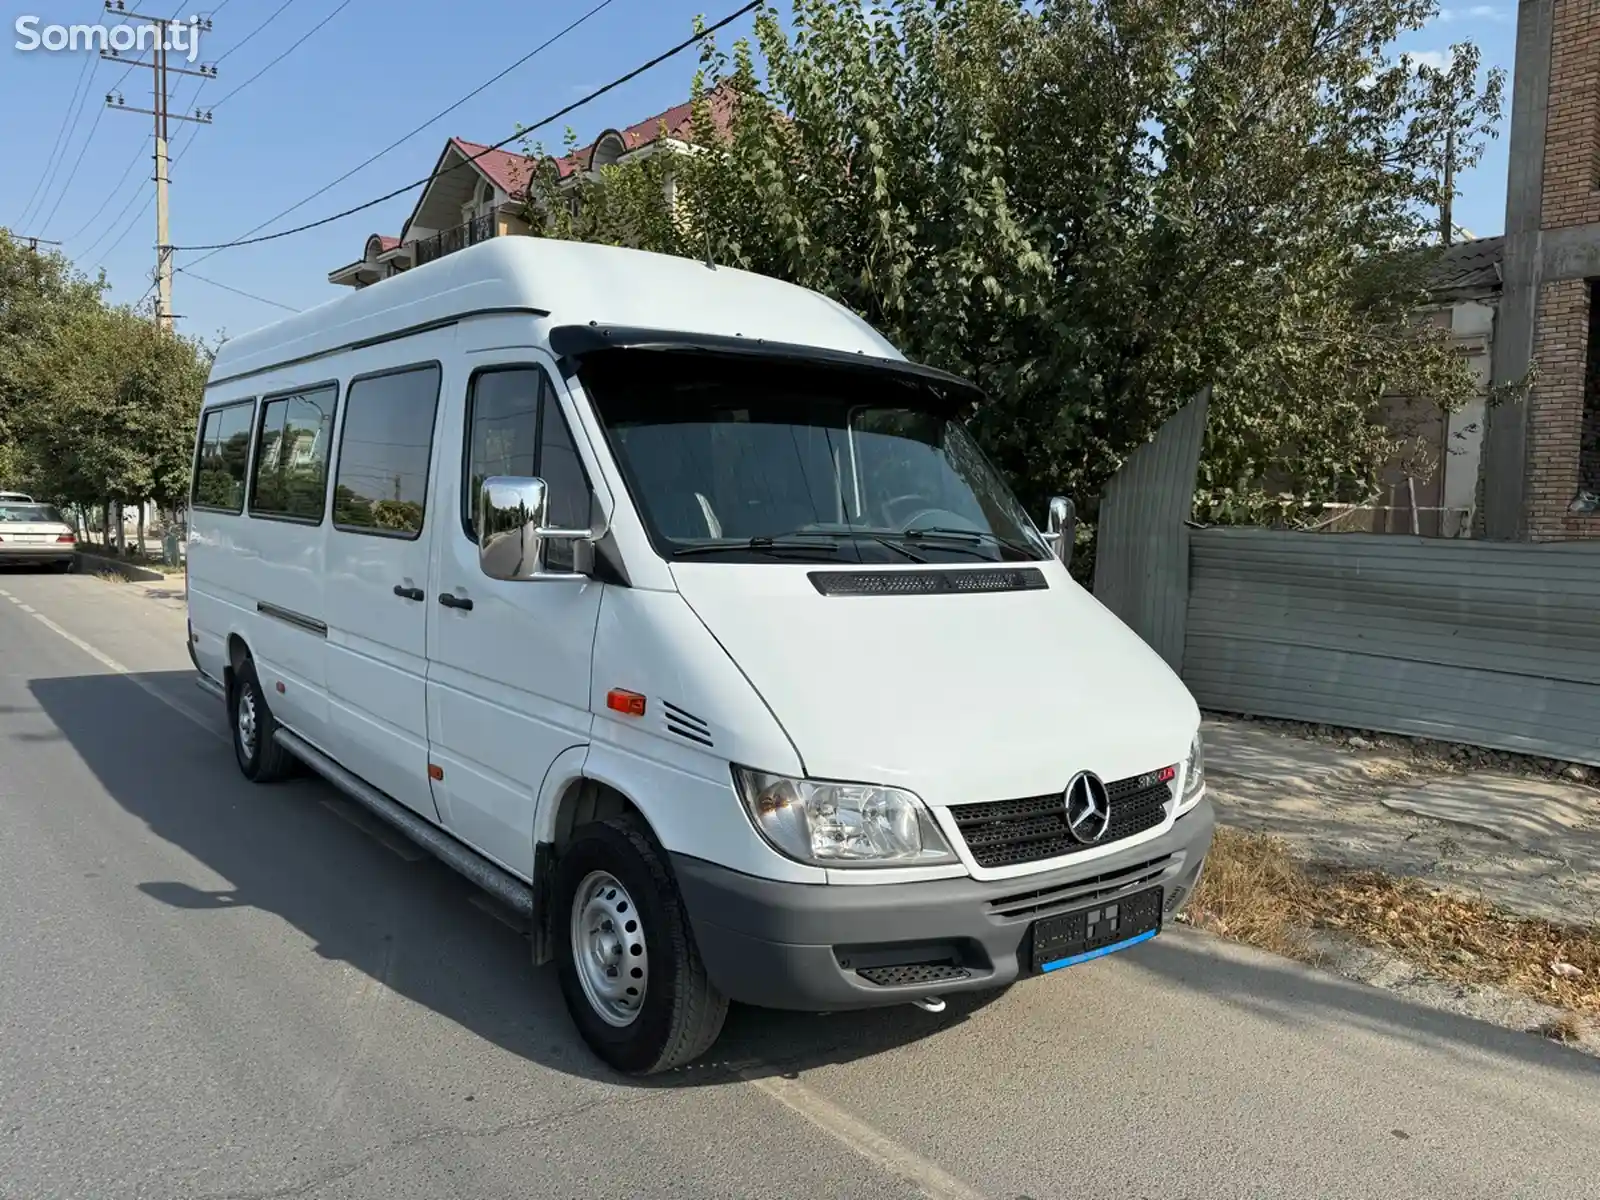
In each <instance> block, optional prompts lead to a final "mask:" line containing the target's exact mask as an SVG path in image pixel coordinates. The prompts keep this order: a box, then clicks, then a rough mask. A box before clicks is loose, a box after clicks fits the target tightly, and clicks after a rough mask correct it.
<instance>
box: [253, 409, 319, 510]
mask: <svg viewBox="0 0 1600 1200" xmlns="http://www.w3.org/2000/svg"><path fill="white" fill-rule="evenodd" d="M338 391H339V389H338V387H337V386H336V385H334V384H329V385H327V386H326V387H319V388H315V389H312V390H307V391H304V392H295V393H293V394H291V395H288V396H275V397H273V398H271V399H269V400H266V401H264V402H263V403H262V405H261V433H260V435H259V436H258V437H257V438H256V468H255V476H254V478H253V479H252V481H251V490H250V515H251V516H264V517H276V518H279V519H283V520H291V521H312V522H315V523H316V524H319V525H320V524H321V523H322V512H323V508H324V507H325V505H326V503H327V498H328V438H329V435H330V434H331V433H332V431H333V405H334V401H335V399H336V397H337V396H338Z"/></svg>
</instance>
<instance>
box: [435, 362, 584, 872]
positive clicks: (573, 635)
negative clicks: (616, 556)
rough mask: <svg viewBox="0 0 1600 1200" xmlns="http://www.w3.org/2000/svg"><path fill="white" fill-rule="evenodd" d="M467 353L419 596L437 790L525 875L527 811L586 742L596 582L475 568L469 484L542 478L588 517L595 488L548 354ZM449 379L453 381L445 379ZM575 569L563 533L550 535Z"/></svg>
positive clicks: (460, 832)
mask: <svg viewBox="0 0 1600 1200" xmlns="http://www.w3.org/2000/svg"><path fill="white" fill-rule="evenodd" d="M499 353H500V354H502V355H508V354H514V355H515V356H514V357H511V358H509V359H508V360H505V361H497V362H491V363H488V364H483V365H480V364H475V365H474V367H473V369H472V371H471V374H470V376H469V377H468V379H467V380H466V381H465V387H464V388H462V389H460V394H459V395H452V396H451V401H450V408H451V409H452V410H453V411H450V412H447V415H446V417H445V423H444V426H443V428H444V429H445V430H446V431H447V432H446V434H445V435H444V437H443V438H442V439H441V440H442V441H444V443H445V444H444V446H443V448H442V453H441V458H440V461H441V462H442V463H448V464H451V465H452V467H454V464H457V463H459V464H461V466H460V467H459V468H455V469H454V470H449V471H446V470H441V472H440V475H441V478H440V481H439V484H438V485H437V486H436V487H435V489H434V507H435V509H436V510H438V511H440V512H444V511H446V509H447V506H448V508H449V510H450V511H451V519H450V520H448V521H440V522H439V523H438V527H437V532H436V534H435V542H434V574H433V578H432V583H431V585H430V587H431V590H432V591H433V592H434V593H435V595H434V596H432V597H430V599H429V603H428V606H427V607H428V630H429V632H428V658H429V663H428V723H429V737H430V740H431V743H432V754H433V762H434V764H435V765H436V766H437V767H438V768H439V769H440V770H441V771H442V778H435V780H434V785H433V786H434V794H435V796H436V797H437V798H438V800H439V810H440V813H441V814H442V816H443V818H444V821H445V824H446V826H447V827H448V828H449V829H450V830H451V832H453V833H454V834H456V836H457V837H459V838H461V839H462V840H463V841H465V842H467V843H468V844H469V845H472V846H474V847H476V848H477V849H478V850H479V851H480V852H481V853H483V854H485V855H487V856H488V857H489V858H491V859H493V860H494V861H496V862H498V863H499V864H500V865H502V866H503V867H505V868H506V869H507V870H509V871H511V872H513V873H514V874H516V875H519V876H521V877H522V878H524V879H531V878H532V877H533V817H534V807H535V804H536V803H537V801H538V796H539V787H540V784H541V782H542V781H543V779H544V775H545V772H546V770H547V769H548V768H549V766H550V764H551V763H552V762H554V761H555V758H556V756H557V755H559V754H560V753H561V752H562V751H564V750H567V749H568V748H570V747H573V746H582V745H586V744H587V743H588V741H589V728H590V722H591V717H590V713H589V668H590V657H591V651H592V649H593V646H594V632H595V623H596V621H597V619H598V616H599V609H600V597H601V593H602V591H603V588H604V585H602V584H600V583H598V582H596V581H594V580H590V579H550V580H542V581H532V582H529V581H520V582H514V581H507V580H499V579H490V578H488V577H487V576H485V575H484V574H483V572H482V570H481V569H480V568H479V566H478V540H477V533H476V529H475V524H476V514H475V509H476V496H477V492H478V487H479V485H480V483H481V481H482V480H484V479H486V478H489V477H491V476H495V475H518V476H538V477H539V478H542V479H543V480H544V481H545V482H546V483H547V484H548V485H549V495H550V511H549V520H550V521H551V522H552V523H553V524H556V523H559V524H560V525H562V526H563V527H565V528H569V529H573V528H584V527H587V526H588V525H589V522H590V520H591V509H592V507H593V501H592V491H591V488H590V484H589V478H588V474H587V472H586V471H585V470H584V466H583V462H582V458H581V456H580V453H579V451H578V449H577V446H576V444H575V442H574V440H573V435H572V430H573V428H574V423H573V422H572V421H570V420H569V417H568V415H567V414H565V413H564V412H563V411H562V403H563V401H562V396H563V395H564V389H558V388H557V387H556V385H555V383H554V381H553V377H552V375H551V373H550V371H549V370H548V359H546V358H544V357H543V356H542V355H538V354H537V353H536V352H534V351H532V350H524V351H520V352H508V351H500V352H499ZM452 391H456V389H454V388H453V389H452ZM544 553H545V555H546V562H547V564H548V565H549V566H550V567H551V568H552V569H553V570H561V569H569V570H570V569H571V566H572V554H573V547H572V545H571V544H570V543H566V544H550V545H547V546H546V547H545V550H544Z"/></svg>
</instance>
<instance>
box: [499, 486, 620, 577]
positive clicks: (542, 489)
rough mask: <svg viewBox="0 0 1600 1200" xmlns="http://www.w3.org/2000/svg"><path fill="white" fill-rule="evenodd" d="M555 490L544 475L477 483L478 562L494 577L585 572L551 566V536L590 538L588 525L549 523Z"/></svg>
mask: <svg viewBox="0 0 1600 1200" xmlns="http://www.w3.org/2000/svg"><path fill="white" fill-rule="evenodd" d="M549 508H550V490H549V488H548V487H546V485H545V482H544V480H542V479H522V478H518V477H516V476H510V475H497V476H495V477H493V478H492V479H485V480H484V481H483V486H482V487H481V488H479V489H478V566H479V568H480V569H482V571H483V573H484V574H485V575H487V576H488V577H489V578H490V579H541V578H542V579H570V578H582V576H581V575H578V574H575V573H570V572H550V571H546V570H545V569H544V567H543V566H542V564H541V563H540V559H541V557H542V555H541V553H540V551H542V550H543V549H544V543H545V542H546V541H569V542H579V541H588V540H589V539H590V538H591V537H593V536H594V535H593V533H592V532H591V531H590V530H587V529H549V528H546V526H545V519H546V515H547V513H548V512H549Z"/></svg>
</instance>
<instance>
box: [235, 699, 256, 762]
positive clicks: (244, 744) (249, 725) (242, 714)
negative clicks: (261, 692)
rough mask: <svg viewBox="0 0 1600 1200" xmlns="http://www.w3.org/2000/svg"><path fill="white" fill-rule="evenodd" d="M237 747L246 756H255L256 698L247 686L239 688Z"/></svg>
mask: <svg viewBox="0 0 1600 1200" xmlns="http://www.w3.org/2000/svg"><path fill="white" fill-rule="evenodd" d="M238 728H239V749H241V750H243V751H244V756H245V757H246V758H254V757H255V756H256V698H255V695H254V693H252V692H251V690H250V688H249V687H248V686H242V687H240V688H239V720H238Z"/></svg>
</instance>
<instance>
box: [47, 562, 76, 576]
mask: <svg viewBox="0 0 1600 1200" xmlns="http://www.w3.org/2000/svg"><path fill="white" fill-rule="evenodd" d="M50 569H51V570H52V571H54V572H55V573H56V574H57V575H65V574H66V573H67V572H68V571H70V570H72V560H71V559H70V558H66V559H62V560H61V561H60V562H53V563H51V564H50Z"/></svg>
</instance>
